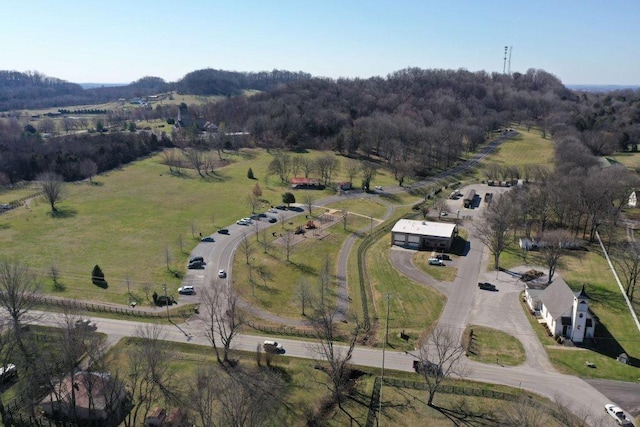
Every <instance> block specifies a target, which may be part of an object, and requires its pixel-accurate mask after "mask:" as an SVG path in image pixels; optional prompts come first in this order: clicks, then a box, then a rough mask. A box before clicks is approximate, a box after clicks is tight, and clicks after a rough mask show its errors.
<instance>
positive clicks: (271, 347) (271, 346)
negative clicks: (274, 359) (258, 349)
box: [262, 340, 285, 354]
mask: <svg viewBox="0 0 640 427" xmlns="http://www.w3.org/2000/svg"><path fill="white" fill-rule="evenodd" d="M262 348H263V349H264V351H266V352H267V353H275V354H283V353H284V351H285V350H284V347H283V346H282V344H280V343H278V342H277V341H271V340H266V341H265V342H264V343H262Z"/></svg>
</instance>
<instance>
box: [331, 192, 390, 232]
mask: <svg viewBox="0 0 640 427" xmlns="http://www.w3.org/2000/svg"><path fill="white" fill-rule="evenodd" d="M326 207H327V208H329V209H335V210H338V211H341V210H346V211H348V212H352V213H354V214H355V215H357V216H360V217H365V218H366V219H373V220H378V219H383V217H384V215H385V213H386V211H387V207H386V206H385V205H384V204H382V203H381V202H380V201H378V200H377V199H376V198H374V197H368V196H364V197H362V198H359V199H345V200H344V201H341V202H337V203H331V204H330V205H327V206H326ZM375 225H376V224H375V223H374V226H375Z"/></svg>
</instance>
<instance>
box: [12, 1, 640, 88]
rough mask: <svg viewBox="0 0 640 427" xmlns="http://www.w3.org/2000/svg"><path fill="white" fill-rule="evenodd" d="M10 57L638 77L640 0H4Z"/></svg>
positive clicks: (78, 74)
mask: <svg viewBox="0 0 640 427" xmlns="http://www.w3.org/2000/svg"><path fill="white" fill-rule="evenodd" d="M0 40H3V47H2V51H0V69H3V70H16V71H28V70H32V71H39V72H41V73H44V74H46V75H48V76H52V77H58V78H61V79H64V80H68V81H72V82H76V83H86V82H100V83H129V82H131V81H134V80H137V79H139V78H141V77H144V76H157V77H161V78H163V79H165V80H167V81H175V80H178V79H180V78H181V77H183V76H184V75H185V74H186V73H188V72H190V71H194V70H198V69H202V68H216V69H223V70H235V71H263V70H272V69H275V68H277V69H284V70H290V71H305V72H309V73H311V74H313V75H315V76H326V77H332V78H338V77H364V78H366V77H371V76H383V77H384V76H386V75H387V74H389V73H391V72H393V71H397V70H400V69H403V68H406V67H420V68H450V69H459V68H465V69H467V70H470V71H477V70H485V71H487V72H502V70H503V58H504V47H505V46H512V47H513V50H512V55H511V71H512V72H514V71H519V72H526V70H527V69H529V68H540V69H544V70H546V71H548V72H550V73H552V74H554V75H556V76H557V77H558V78H560V79H561V80H562V81H563V83H565V84H621V85H632V84H633V85H638V84H640V54H639V50H640V1H638V0H626V1H622V0H606V1H605V0H599V1H591V0H582V1H573V0H555V1H547V0H536V1H532V0H522V1H519V0H516V1H514V0H511V1H493V0H484V1H480V0H474V1H472V0H469V1H466V0H465V1H463V0H460V1H455V0H441V1H431V0H422V1H419V0H395V1H376V0H367V1H365V0H360V1H355V0H354V1H350V0H342V1H337V0H336V1H334V0H315V1H311V0H299V1H286V0H282V1H271V0H262V1H259V0H258V1H253V0H251V1H249V0H248V1H242V0H225V1H218V0H209V1H206V0H180V1H175V0H174V1H165V0H156V1H152V0H128V1H121V0H109V1H103V0H58V1H50V0H22V1H15V0H0Z"/></svg>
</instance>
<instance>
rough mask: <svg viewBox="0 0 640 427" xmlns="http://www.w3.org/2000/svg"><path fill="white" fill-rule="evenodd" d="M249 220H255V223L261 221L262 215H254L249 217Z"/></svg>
mask: <svg viewBox="0 0 640 427" xmlns="http://www.w3.org/2000/svg"><path fill="white" fill-rule="evenodd" d="M249 219H251V220H254V221H260V215H258V214H253V215H251V216H250V217H249Z"/></svg>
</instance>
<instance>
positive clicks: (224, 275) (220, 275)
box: [218, 270, 227, 279]
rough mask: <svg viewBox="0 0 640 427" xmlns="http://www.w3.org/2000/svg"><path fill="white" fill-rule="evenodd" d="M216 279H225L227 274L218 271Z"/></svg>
mask: <svg viewBox="0 0 640 427" xmlns="http://www.w3.org/2000/svg"><path fill="white" fill-rule="evenodd" d="M218 277H219V278H221V279H224V278H225V277H227V272H226V271H224V270H218Z"/></svg>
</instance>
